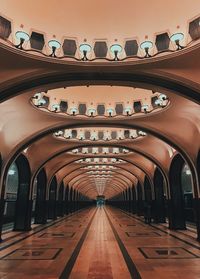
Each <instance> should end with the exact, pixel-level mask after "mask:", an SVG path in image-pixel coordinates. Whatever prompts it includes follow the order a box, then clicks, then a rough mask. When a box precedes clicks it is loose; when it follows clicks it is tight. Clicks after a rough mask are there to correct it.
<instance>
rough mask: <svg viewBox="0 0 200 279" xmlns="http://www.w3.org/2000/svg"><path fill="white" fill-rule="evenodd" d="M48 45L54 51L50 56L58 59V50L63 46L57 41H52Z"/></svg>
mask: <svg viewBox="0 0 200 279" xmlns="http://www.w3.org/2000/svg"><path fill="white" fill-rule="evenodd" d="M48 45H49V47H50V48H51V49H52V53H51V54H50V55H49V56H51V57H57V56H56V50H57V49H59V48H60V47H61V44H60V43H59V42H58V41H56V40H51V41H49V42H48Z"/></svg>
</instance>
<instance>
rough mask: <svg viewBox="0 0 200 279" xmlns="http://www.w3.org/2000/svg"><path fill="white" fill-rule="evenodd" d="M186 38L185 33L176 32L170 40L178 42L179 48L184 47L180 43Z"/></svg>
mask: <svg viewBox="0 0 200 279" xmlns="http://www.w3.org/2000/svg"><path fill="white" fill-rule="evenodd" d="M183 38H184V35H183V33H175V34H173V35H172V36H171V37H170V40H171V41H172V42H173V43H175V44H176V46H177V50H180V49H183V48H184V47H183V46H181V45H180V41H182V40H183Z"/></svg>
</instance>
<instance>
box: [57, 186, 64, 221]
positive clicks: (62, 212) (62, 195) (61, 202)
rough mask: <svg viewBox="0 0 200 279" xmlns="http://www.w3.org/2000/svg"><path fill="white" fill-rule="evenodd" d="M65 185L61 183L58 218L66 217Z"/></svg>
mask: <svg viewBox="0 0 200 279" xmlns="http://www.w3.org/2000/svg"><path fill="white" fill-rule="evenodd" d="M63 197H64V183H63V182H61V184H60V187H59V191H58V205H57V215H58V216H61V217H62V216H64V201H63Z"/></svg>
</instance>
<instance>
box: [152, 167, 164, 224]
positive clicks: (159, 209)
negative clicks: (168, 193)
mask: <svg viewBox="0 0 200 279" xmlns="http://www.w3.org/2000/svg"><path fill="white" fill-rule="evenodd" d="M153 182H154V191H155V201H154V203H153V218H154V221H155V222H156V223H165V221H166V220H165V195H164V178H163V175H162V173H161V172H160V170H159V169H158V168H156V170H155V172H154V179H153Z"/></svg>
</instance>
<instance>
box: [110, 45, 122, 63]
mask: <svg viewBox="0 0 200 279" xmlns="http://www.w3.org/2000/svg"><path fill="white" fill-rule="evenodd" d="M110 50H111V52H112V53H113V54H114V61H119V57H118V54H119V53H121V52H122V46H120V45H118V44H114V45H112V46H111V47H110Z"/></svg>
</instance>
